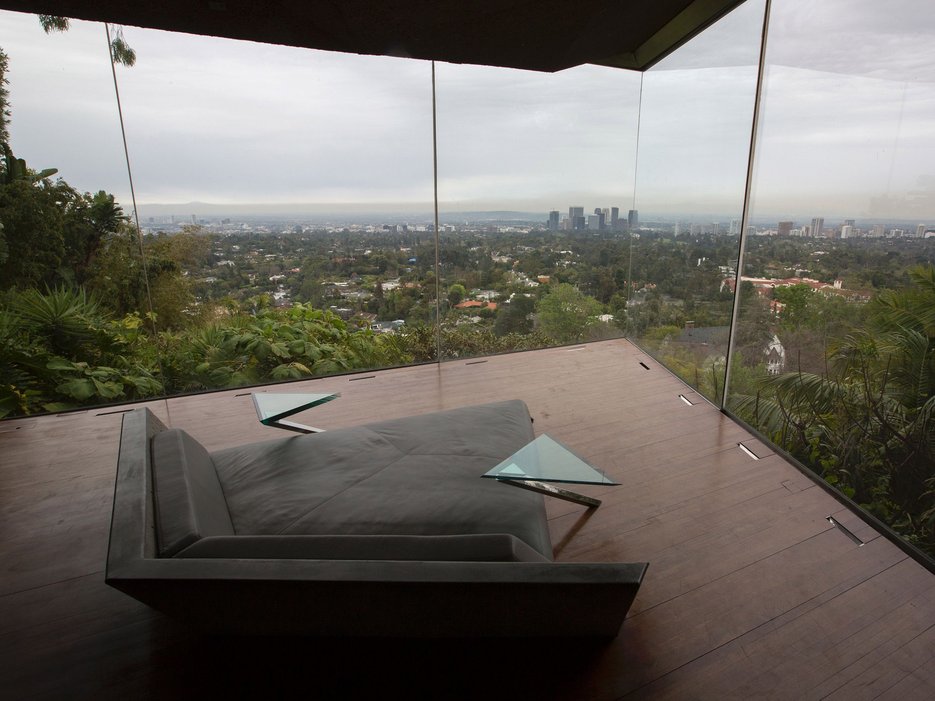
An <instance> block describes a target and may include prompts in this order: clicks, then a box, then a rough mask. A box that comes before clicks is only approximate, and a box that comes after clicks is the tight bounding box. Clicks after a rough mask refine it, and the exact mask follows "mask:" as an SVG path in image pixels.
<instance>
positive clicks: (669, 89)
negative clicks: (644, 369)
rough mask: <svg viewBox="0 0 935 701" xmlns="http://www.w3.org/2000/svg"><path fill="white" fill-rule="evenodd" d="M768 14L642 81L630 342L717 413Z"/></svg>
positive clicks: (751, 16) (748, 16) (739, 15)
mask: <svg viewBox="0 0 935 701" xmlns="http://www.w3.org/2000/svg"><path fill="white" fill-rule="evenodd" d="M764 5H765V4H764V2H762V1H756V2H753V1H751V2H747V3H745V4H744V5H742V6H741V7H740V8H738V9H737V10H735V11H734V12H733V13H731V14H730V15H728V16H727V17H725V18H724V19H723V20H721V21H720V22H718V23H717V24H715V25H713V26H712V27H710V28H709V29H708V30H706V31H705V32H704V33H702V34H701V35H699V36H698V37H696V38H695V39H693V40H692V41H690V42H689V43H687V44H686V45H685V46H683V47H681V48H680V49H678V50H677V51H675V52H674V53H673V54H671V55H670V56H669V57H667V58H666V59H664V60H663V61H661V62H660V63H659V64H657V65H656V66H655V67H653V68H652V69H651V70H649V71H647V72H646V73H645V74H644V77H643V87H642V106H641V112H640V150H639V162H638V168H637V186H636V203H635V205H634V207H633V209H634V214H633V217H632V219H633V222H632V226H631V227H630V240H631V254H630V255H631V267H630V269H629V271H628V278H629V280H628V295H627V305H626V325H627V331H628V335H629V336H630V337H631V338H633V339H634V340H635V341H636V342H637V343H638V344H639V345H641V346H642V347H643V348H645V349H646V350H647V351H649V352H650V353H651V354H652V355H653V356H655V357H656V358H657V359H658V360H660V361H661V362H662V363H664V364H665V365H666V366H667V367H668V368H669V369H671V370H672V371H673V372H675V373H676V374H677V375H679V376H680V377H681V378H682V379H683V380H685V381H686V382H687V383H689V384H690V385H691V386H692V387H694V388H696V389H698V390H699V391H701V392H702V393H703V394H704V395H705V396H707V397H708V398H709V399H711V400H712V401H715V402H720V400H721V397H722V394H723V389H724V374H725V365H726V356H727V342H728V337H729V334H730V316H731V306H732V303H733V282H732V280H733V277H734V276H735V275H736V268H737V265H738V255H739V254H738V248H739V243H740V233H741V231H740V227H741V219H742V215H743V197H744V190H745V181H746V170H747V163H748V158H749V147H750V135H751V125H752V120H753V109H754V100H755V92H756V81H757V64H758V62H759V52H760V43H759V39H760V35H761V28H762V24H763V13H764V11H765V6H764Z"/></svg>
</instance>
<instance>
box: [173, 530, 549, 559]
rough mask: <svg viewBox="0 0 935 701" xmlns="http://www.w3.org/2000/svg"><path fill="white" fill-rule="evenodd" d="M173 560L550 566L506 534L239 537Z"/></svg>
mask: <svg viewBox="0 0 935 701" xmlns="http://www.w3.org/2000/svg"><path fill="white" fill-rule="evenodd" d="M176 557H185V558H225V559H270V560H280V559H293V560H294V559H299V560H407V561H411V562H434V561H448V562H549V560H548V558H546V557H544V556H543V555H542V554H541V553H539V552H537V551H536V550H533V549H532V548H531V547H529V546H528V545H526V543H524V542H523V541H521V540H520V539H519V538H517V537H515V536H512V535H508V534H506V533H492V534H472V535H451V536H393V535H278V536H277V535H258V536H250V535H238V536H216V537H211V538H202V539H201V540H199V541H196V542H195V543H192V544H191V545H190V546H188V547H187V548H185V549H183V550H182V551H181V552H179V553H178V554H177V555H176Z"/></svg>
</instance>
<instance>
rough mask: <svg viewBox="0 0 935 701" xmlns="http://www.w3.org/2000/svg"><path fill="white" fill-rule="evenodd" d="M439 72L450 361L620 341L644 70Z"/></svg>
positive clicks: (451, 68)
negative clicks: (638, 119) (640, 86)
mask: <svg viewBox="0 0 935 701" xmlns="http://www.w3.org/2000/svg"><path fill="white" fill-rule="evenodd" d="M437 75H438V102H437V104H438V107H437V109H438V163H439V183H438V187H439V189H438V192H439V210H440V224H441V228H442V231H441V232H440V241H441V247H440V259H441V260H440V263H441V269H440V275H441V287H442V299H441V302H442V311H443V326H442V333H443V344H442V355H443V358H460V357H472V356H478V355H485V354H490V353H497V352H505V351H511V350H524V349H529V348H540V347H544V346H549V345H558V344H567V343H577V342H581V341H591V340H599V339H602V338H611V337H615V336H619V335H621V333H622V331H621V326H620V320H621V319H620V316H619V313H618V310H620V311H622V310H623V308H624V299H625V296H624V291H625V273H624V271H625V270H626V267H627V258H628V245H627V241H626V238H625V234H626V227H625V223H626V213H627V210H628V208H629V203H630V202H632V196H633V195H632V193H633V162H634V161H633V159H634V157H635V153H636V125H637V118H638V110H639V82H640V76H639V74H638V73H634V72H630V71H623V70H619V69H611V68H600V67H596V66H580V67H578V68H574V69H569V70H566V71H561V72H559V73H554V74H546V73H534V72H530V71H519V70H510V69H503V68H489V67H483V66H462V65H457V66H456V65H449V64H440V65H438V67H437Z"/></svg>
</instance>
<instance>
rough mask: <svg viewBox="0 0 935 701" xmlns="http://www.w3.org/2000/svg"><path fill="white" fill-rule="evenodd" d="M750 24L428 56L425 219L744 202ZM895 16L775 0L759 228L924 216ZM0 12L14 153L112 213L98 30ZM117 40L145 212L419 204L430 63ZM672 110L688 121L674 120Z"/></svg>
mask: <svg viewBox="0 0 935 701" xmlns="http://www.w3.org/2000/svg"><path fill="white" fill-rule="evenodd" d="M903 4H905V3H903ZM908 5H910V6H914V5H913V3H912V2H908ZM897 9H898V8H897ZM758 12H762V2H760V0H751V1H750V2H748V3H746V4H745V5H742V6H741V7H740V8H738V9H737V10H736V11H735V12H734V13H732V14H731V15H730V16H728V17H727V18H725V20H724V22H723V23H722V24H721V25H719V27H717V28H716V31H714V32H712V33H707V34H704V35H702V36H701V37H699V39H698V40H697V41H696V42H692V43H690V44H689V45H687V46H686V47H684V48H683V49H682V50H680V51H677V52H676V53H675V54H673V55H672V56H670V57H669V58H667V59H665V60H664V61H663V62H661V63H660V64H659V65H658V66H657V67H656V68H654V69H652V70H651V71H649V72H648V73H646V74H645V75H644V76H642V78H641V76H640V74H637V73H633V72H628V71H621V70H616V69H609V68H601V67H596V66H581V67H579V68H575V69H570V70H568V71H563V72H560V73H557V74H539V73H534V72H529V71H515V70H507V69H498V68H490V67H484V66H461V65H451V64H438V66H437V86H438V95H437V97H438V135H439V138H438V161H439V205H440V207H441V208H442V209H449V210H458V211H461V210H490V209H510V210H519V211H538V210H543V211H546V212H547V211H548V210H550V209H552V208H553V207H555V206H556V203H557V202H560V201H578V202H586V201H594V200H600V201H611V200H614V201H617V202H619V206H620V207H621V208H624V209H630V208H633V207H634V206H635V207H636V208H638V209H639V210H641V211H644V212H647V213H650V212H668V213H696V214H697V215H698V216H701V215H705V216H719V215H720V214H721V213H731V212H735V213H736V212H738V211H739V209H740V205H742V195H743V180H744V177H745V170H746V148H747V139H748V137H749V131H750V121H749V120H750V114H751V113H752V85H753V82H752V81H753V80H755V69H754V63H755V61H756V58H757V56H756V54H757V49H758V31H753V30H756V28H757V27H758V26H759V22H760V21H761V17H760V18H758ZM868 13H870V14H872V15H873V17H874V19H873V24H871V25H866V24H865V23H864V19H863V18H864V16H866V15H867V14H868ZM899 14H900V13H899V12H897V11H895V10H894V11H893V12H889V11H886V12H884V11H883V10H881V9H879V8H876V7H875V6H871V4H870V3H864V4H860V5H848V6H847V12H843V11H842V6H841V4H840V2H839V1H838V0H836V1H835V2H831V3H828V7H825V5H824V4H823V5H822V7H820V8H814V7H811V6H810V5H809V6H808V8H806V7H805V3H802V2H800V1H799V0H788V2H784V3H774V5H773V17H772V19H771V21H772V22H773V27H774V29H773V31H772V33H773V34H774V40H773V41H772V42H771V44H770V46H769V47H768V53H767V60H768V69H767V76H766V84H765V90H764V111H763V115H762V119H761V129H760V143H759V146H758V162H757V168H756V177H755V179H754V190H753V192H752V196H753V212H754V216H755V217H761V216H762V217H766V216H770V217H773V218H776V217H784V218H785V217H787V216H789V215H790V212H792V211H794V212H798V211H802V212H803V214H804V212H806V211H809V210H810V211H812V212H815V211H823V212H825V213H826V215H827V216H834V213H840V214H841V215H842V216H845V215H846V216H849V217H858V218H860V217H863V218H892V217H902V218H906V219H920V220H922V221H925V220H928V219H933V218H935V170H933V166H932V165H931V164H933V163H935V153H933V148H935V147H933V132H932V129H933V128H932V126H931V125H932V124H935V76H933V75H932V74H933V70H932V69H931V66H932V65H933V64H935V61H933V57H935V49H933V48H932V46H931V42H914V41H903V42H900V41H899V39H900V38H902V37H903V36H904V35H906V33H907V32H908V33H910V34H909V35H906V36H909V38H919V37H927V36H931V33H932V31H933V27H931V26H927V25H926V23H925V22H922V23H918V22H917V23H914V25H913V26H912V27H905V26H903V25H902V24H900V21H899ZM916 14H918V13H916ZM884 15H885V16H884ZM841 16H847V17H848V26H851V32H852V34H851V35H850V37H849V40H848V43H849V45H853V44H852V42H854V41H863V40H866V39H868V37H867V30H866V29H864V28H862V27H864V26H874V27H879V36H877V37H875V38H876V39H878V40H879V42H880V43H881V44H882V45H885V46H887V47H888V49H887V54H886V56H885V57H884V56H881V55H880V54H879V52H874V53H873V55H872V56H868V55H865V54H864V53H862V52H859V51H847V50H846V47H842V46H839V45H838V44H837V43H835V42H827V41H822V42H815V41H810V39H814V38H815V36H816V35H817V34H816V33H820V28H821V27H823V26H825V27H827V26H830V25H829V21H830V20H829V19H828V18H834V23H835V24H834V26H837V22H838V20H839V18H840V17H841ZM0 18H2V22H0V46H2V47H3V48H4V50H5V51H6V52H7V53H8V55H9V56H10V69H9V75H8V77H9V79H10V93H11V105H12V123H11V134H12V146H13V148H14V151H15V152H16V153H17V155H18V156H20V157H23V158H25V159H26V160H27V163H29V164H30V165H32V166H33V167H37V168H46V167H57V168H59V175H60V176H62V177H64V178H65V179H66V180H67V181H68V182H69V183H71V184H72V185H74V186H75V187H77V188H79V189H82V190H92V191H96V190H98V189H105V190H107V191H110V192H114V193H115V195H117V197H118V199H119V200H120V201H121V202H122V203H124V206H127V203H128V202H129V193H128V186H127V182H126V163H125V162H124V155H123V151H122V145H121V143H120V134H119V125H118V122H117V115H116V107H115V104H114V98H113V85H112V84H111V75H110V66H109V63H108V61H107V58H106V52H105V40H104V36H103V27H102V26H101V25H95V24H90V23H86V22H73V24H72V29H71V30H70V31H69V32H68V33H67V34H63V35H53V36H45V35H44V34H43V33H42V31H41V29H40V27H39V24H38V22H37V20H36V18H35V17H34V16H31V15H23V14H19V13H10V12H4V13H3V14H2V16H0ZM862 23H864V24H862ZM929 24H931V22H929ZM126 36H127V40H128V41H129V42H130V43H131V45H133V46H134V48H135V49H136V50H137V54H138V56H139V60H138V63H137V65H136V66H135V67H133V68H132V69H125V68H122V67H118V80H119V82H120V89H121V95H122V98H123V103H124V111H125V117H126V123H127V132H128V133H127V137H128V143H129V147H130V158H131V162H132V164H133V170H134V176H135V179H136V185H137V196H138V201H139V203H140V204H141V205H149V204H159V203H170V204H184V203H187V202H192V201H204V202H210V203H215V204H218V205H228V206H235V205H237V204H239V203H250V202H255V203H257V204H260V205H264V206H268V205H280V206H283V207H290V206H293V205H294V203H304V204H302V206H303V207H312V208H317V209H319V210H322V209H325V208H329V207H330V208H334V207H335V206H342V207H349V206H351V205H353V206H355V207H360V208H363V209H367V208H369V209H370V210H371V211H372V210H374V209H376V208H380V209H383V210H390V211H393V210H395V211H402V210H407V211H408V210H413V209H414V208H420V209H421V208H423V207H424V206H426V205H427V206H428V207H431V202H432V170H431V164H432V144H431V82H430V73H431V66H430V64H429V63H428V62H425V61H414V60H406V59H397V58H387V57H373V56H357V55H348V54H333V53H327V52H320V51H308V50H300V49H294V48H289V47H281V46H268V45H261V44H253V43H249V42H238V41H232V40H221V39H215V38H210V37H194V36H190V35H183V34H170V33H166V32H159V31H154V30H142V29H138V28H133V27H128V28H126ZM738 40H739V41H738ZM738 85H741V86H742V87H743V89H741V90H738V88H737V86H738ZM641 90H642V93H643V94H642V103H641V102H640V93H641ZM50 95H54V96H55V100H50V99H49V97H48V96H50ZM641 105H642V109H643V115H642V118H641V126H640V153H639V159H638V162H637V158H636V133H637V132H636V123H637V116H638V110H639V108H640V106H641ZM684 105H691V112H690V114H691V119H690V120H689V122H688V123H687V125H688V127H689V128H680V126H685V125H684V124H682V123H681V122H679V121H678V120H684V119H685V110H684V109H683V107H684ZM806 106H807V108H806ZM692 120H693V121H692ZM816 149H818V150H819V151H820V153H821V154H822V155H821V158H815V157H814V154H815V152H816ZM712 154H715V155H714V156H712ZM637 171H639V172H638V173H637ZM634 178H636V179H634ZM572 184H573V185H572ZM634 192H635V198H636V201H635V203H634ZM731 216H734V217H736V216H737V214H732V215H731Z"/></svg>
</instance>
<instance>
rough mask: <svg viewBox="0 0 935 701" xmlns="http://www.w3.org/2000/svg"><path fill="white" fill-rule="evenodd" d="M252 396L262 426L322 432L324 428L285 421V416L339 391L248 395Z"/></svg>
mask: <svg viewBox="0 0 935 701" xmlns="http://www.w3.org/2000/svg"><path fill="white" fill-rule="evenodd" d="M250 396H251V397H253V406H254V408H255V409H256V415H257V417H258V418H259V419H260V423H262V424H263V425H264V426H273V427H275V428H284V429H286V430H287V431H297V432H299V433H322V432H323V431H324V430H325V429H323V428H315V427H314V426H306V425H305V424H300V423H296V422H295V421H287V420H286V417H289V416H292V415H293V414H298V413H299V412H300V411H305V410H306V409H311V408H312V407H316V406H319V405H320V404H324V403H325V402H330V401H331V400H332V399H337V398H338V397H340V396H341V395H340V393H338V392H334V393H332V394H308V393H302V394H298V393H296V394H284V393H269V392H256V393H254V394H251V395H250Z"/></svg>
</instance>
